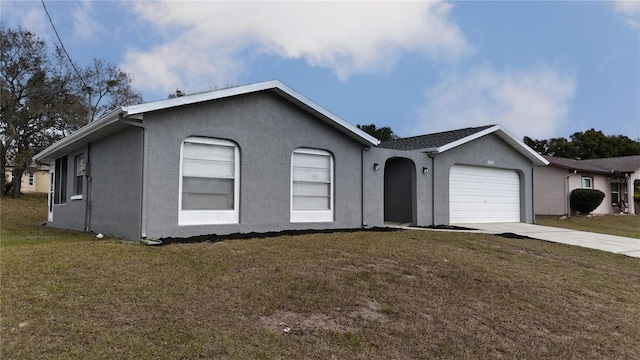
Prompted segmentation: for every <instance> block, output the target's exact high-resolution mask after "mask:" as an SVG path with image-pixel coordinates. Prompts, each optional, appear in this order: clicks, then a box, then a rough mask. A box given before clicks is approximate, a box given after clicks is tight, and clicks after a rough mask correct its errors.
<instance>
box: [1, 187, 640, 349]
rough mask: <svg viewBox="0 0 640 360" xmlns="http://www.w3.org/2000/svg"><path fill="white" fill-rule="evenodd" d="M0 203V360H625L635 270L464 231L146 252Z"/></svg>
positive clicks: (594, 255) (26, 207)
mask: <svg viewBox="0 0 640 360" xmlns="http://www.w3.org/2000/svg"><path fill="white" fill-rule="evenodd" d="M45 216H46V205H44V206H43V200H42V199H41V198H32V197H26V198H25V199H22V200H13V199H2V229H1V232H0V235H1V236H2V240H1V241H0V276H1V278H0V279H1V283H0V333H1V337H0V349H1V351H2V353H1V357H2V358H3V359H65V358H73V359H85V358H87V359H89V358H90V359H280V358H294V359H331V358H336V359H352V358H362V359H437V358H448V359H483V358H487V359H488V358H492V359H493V358H518V359H545V358H546V359H558V358H576V359H603V358H609V359H631V358H635V357H637V355H638V354H639V353H640V341H638V339H640V259H637V258H632V257H627V256H623V255H616V254H611V253H606V252H600V251H596V250H591V249H583V248H580V247H572V246H565V245H561V244H553V243H548V242H544V241H537V240H518V239H506V238H502V237H497V236H491V235H483V234H470V233H465V232H431V231H398V232H366V231H362V232H354V233H335V234H313V235H298V236H280V237H275V238H269V239H252V240H231V241H223V242H219V243H196V244H173V245H167V246H162V247H146V246H143V245H141V244H138V243H134V242H128V241H121V240H117V239H108V238H104V239H101V240H98V239H96V238H95V237H93V236H90V235H88V234H82V233H78V232H67V231H60V230H54V229H50V228H47V227H45V226H41V225H39V223H40V222H42V221H43V219H44V217H45Z"/></svg>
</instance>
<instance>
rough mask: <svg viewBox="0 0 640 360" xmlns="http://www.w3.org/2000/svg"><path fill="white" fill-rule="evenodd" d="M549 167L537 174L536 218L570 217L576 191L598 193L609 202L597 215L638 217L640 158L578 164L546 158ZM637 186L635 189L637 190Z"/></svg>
mask: <svg viewBox="0 0 640 360" xmlns="http://www.w3.org/2000/svg"><path fill="white" fill-rule="evenodd" d="M545 158H546V159H547V160H548V161H549V166H546V167H544V168H537V169H536V173H535V194H536V195H535V201H536V214H539V215H567V214H570V213H569V211H570V209H571V208H570V201H569V196H570V194H571V191H573V190H574V189H596V190H600V191H602V192H604V194H605V198H604V200H603V201H602V203H601V204H600V206H598V208H597V209H595V210H594V211H593V214H616V213H630V214H635V213H637V210H640V209H636V206H637V204H635V203H634V201H633V193H634V189H635V188H636V187H637V186H638V185H639V184H640V155H637V156H623V157H615V158H605V159H591V160H574V159H566V158H557V157H552V156H545ZM634 184H635V186H634Z"/></svg>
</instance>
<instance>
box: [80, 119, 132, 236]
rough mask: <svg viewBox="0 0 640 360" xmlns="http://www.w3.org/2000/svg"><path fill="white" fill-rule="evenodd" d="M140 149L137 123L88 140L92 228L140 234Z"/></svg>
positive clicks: (122, 234) (106, 232) (98, 230)
mask: <svg viewBox="0 0 640 360" xmlns="http://www.w3.org/2000/svg"><path fill="white" fill-rule="evenodd" d="M142 149H143V131H142V129H140V128H137V127H129V128H126V129H124V130H121V131H119V132H117V133H114V134H112V135H110V136H108V137H106V138H103V139H101V140H100V141H97V142H95V143H93V144H91V159H90V174H91V179H92V182H91V184H90V188H91V231H93V232H96V233H103V234H108V235H113V236H118V237H124V238H129V239H139V238H140V227H141V209H142V207H141V199H142Z"/></svg>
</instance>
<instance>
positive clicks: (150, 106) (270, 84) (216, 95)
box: [123, 80, 380, 146]
mask: <svg viewBox="0 0 640 360" xmlns="http://www.w3.org/2000/svg"><path fill="white" fill-rule="evenodd" d="M270 89H278V90H280V91H281V92H282V93H284V94H285V95H287V96H288V97H290V98H292V99H295V100H297V101H298V102H300V103H301V104H302V105H304V106H305V107H307V108H309V109H312V110H313V111H315V112H317V113H318V114H320V115H322V116H324V117H325V118H327V119H329V120H331V121H332V122H334V123H335V124H336V125H338V127H339V128H342V129H344V130H347V131H349V132H351V133H353V134H354V135H356V136H357V137H359V138H361V139H363V140H365V142H367V143H369V144H370V145H374V146H376V145H378V144H380V140H378V139H376V138H374V137H373V136H371V135H369V134H367V133H366V132H364V131H362V130H360V129H358V128H357V127H356V126H353V125H351V124H350V123H349V122H347V121H345V120H343V119H342V118H340V117H338V116H337V115H335V114H333V113H331V112H330V111H328V110H327V109H325V108H324V107H322V106H320V105H318V104H317V103H315V102H313V101H312V100H310V99H309V98H307V97H306V96H304V95H302V94H300V93H299V92H297V91H295V90H293V89H292V88H290V87H289V86H287V85H285V84H283V83H282V82H280V81H278V80H271V81H265V82H261V83H256V84H250V85H243V86H236V87H231V88H227V89H221V90H215V91H209V92H206V93H201V94H194V95H187V96H181V97H177V98H173V99H166V100H160V101H154V102H150V103H145V104H139V105H130V106H126V107H123V109H124V111H125V112H126V114H125V116H132V115H139V114H143V113H146V112H150V111H156V110H161V109H166V108H170V107H176V106H182V105H189V104H194V103H198V102H203V101H210V100H215V99H222V98H226V97H231V96H237V95H244V94H249V93H253V92H257V91H263V90H270Z"/></svg>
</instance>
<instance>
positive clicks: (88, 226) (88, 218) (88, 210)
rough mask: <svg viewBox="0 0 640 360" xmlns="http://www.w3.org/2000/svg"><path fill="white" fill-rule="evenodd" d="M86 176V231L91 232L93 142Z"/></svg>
mask: <svg viewBox="0 0 640 360" xmlns="http://www.w3.org/2000/svg"><path fill="white" fill-rule="evenodd" d="M84 166H85V167H84V177H85V179H86V180H87V189H86V192H87V195H86V196H85V200H84V231H86V232H91V182H92V180H93V179H92V178H91V143H88V144H87V160H86V161H85V165H84Z"/></svg>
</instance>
